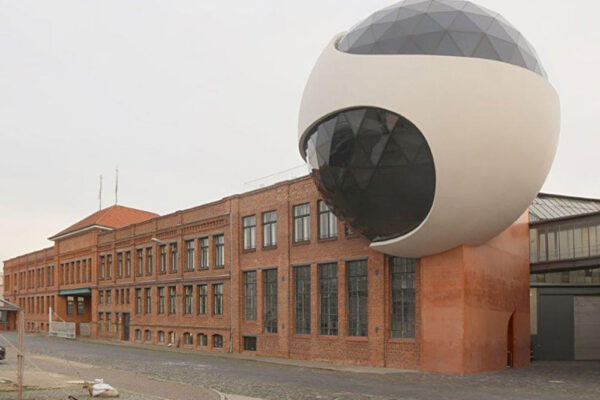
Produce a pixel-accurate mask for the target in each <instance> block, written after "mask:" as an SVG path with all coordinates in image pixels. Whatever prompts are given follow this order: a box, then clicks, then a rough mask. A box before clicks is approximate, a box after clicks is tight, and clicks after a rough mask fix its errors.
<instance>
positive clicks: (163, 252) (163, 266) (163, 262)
mask: <svg viewBox="0 0 600 400" xmlns="http://www.w3.org/2000/svg"><path fill="white" fill-rule="evenodd" d="M160 273H161V274H166V273H167V246H166V245H162V246H160Z"/></svg>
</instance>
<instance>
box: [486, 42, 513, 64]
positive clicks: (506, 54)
mask: <svg viewBox="0 0 600 400" xmlns="http://www.w3.org/2000/svg"><path fill="white" fill-rule="evenodd" d="M488 39H489V41H490V43H491V44H492V46H494V49H496V52H497V53H498V55H499V56H500V60H501V61H504V62H508V60H510V59H511V58H512V56H513V54H515V51H517V45H516V44H514V43H512V42H507V41H506V40H501V39H497V38H495V37H493V36H488Z"/></svg>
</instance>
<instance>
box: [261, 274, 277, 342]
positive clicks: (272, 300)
mask: <svg viewBox="0 0 600 400" xmlns="http://www.w3.org/2000/svg"><path fill="white" fill-rule="evenodd" d="M263 292H264V302H263V304H264V305H263V308H264V324H265V332H267V333H277V270H276V269H268V270H265V271H263Z"/></svg>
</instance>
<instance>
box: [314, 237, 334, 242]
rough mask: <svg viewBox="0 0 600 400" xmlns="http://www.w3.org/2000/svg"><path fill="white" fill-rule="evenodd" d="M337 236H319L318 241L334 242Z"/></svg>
mask: <svg viewBox="0 0 600 400" xmlns="http://www.w3.org/2000/svg"><path fill="white" fill-rule="evenodd" d="M337 238H338V237H337V236H332V237H324V238H319V239H318V242H319V243H321V242H333V241H334V240H337Z"/></svg>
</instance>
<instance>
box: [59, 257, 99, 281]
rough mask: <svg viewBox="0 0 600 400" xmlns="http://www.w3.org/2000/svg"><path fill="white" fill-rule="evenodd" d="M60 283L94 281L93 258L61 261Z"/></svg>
mask: <svg viewBox="0 0 600 400" xmlns="http://www.w3.org/2000/svg"><path fill="white" fill-rule="evenodd" d="M59 273H60V284H61V285H70V284H73V283H86V282H91V281H92V259H91V258H87V259H84V260H77V261H70V262H65V263H60V269H59Z"/></svg>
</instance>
